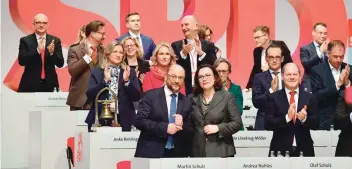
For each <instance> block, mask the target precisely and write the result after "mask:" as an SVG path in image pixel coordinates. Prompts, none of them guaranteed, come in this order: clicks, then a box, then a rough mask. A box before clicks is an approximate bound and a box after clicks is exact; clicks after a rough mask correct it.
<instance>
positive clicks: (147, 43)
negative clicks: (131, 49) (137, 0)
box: [116, 12, 155, 60]
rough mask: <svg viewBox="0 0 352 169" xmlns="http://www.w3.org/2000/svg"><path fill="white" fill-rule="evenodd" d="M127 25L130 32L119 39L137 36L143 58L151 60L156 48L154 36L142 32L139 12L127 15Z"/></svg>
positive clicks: (118, 39)
mask: <svg viewBox="0 0 352 169" xmlns="http://www.w3.org/2000/svg"><path fill="white" fill-rule="evenodd" d="M126 27H127V28H128V32H127V33H125V34H123V35H122V36H120V37H119V38H117V39H116V40H117V41H120V42H121V41H122V40H123V39H125V38H126V37H129V36H131V37H132V38H135V39H136V40H137V41H138V42H139V44H140V46H141V50H142V51H143V59H144V60H149V59H150V57H151V56H152V55H153V51H154V49H155V43H154V41H153V39H152V38H150V37H149V36H147V35H144V34H141V18H140V15H139V13H137V12H132V13H129V14H127V16H126Z"/></svg>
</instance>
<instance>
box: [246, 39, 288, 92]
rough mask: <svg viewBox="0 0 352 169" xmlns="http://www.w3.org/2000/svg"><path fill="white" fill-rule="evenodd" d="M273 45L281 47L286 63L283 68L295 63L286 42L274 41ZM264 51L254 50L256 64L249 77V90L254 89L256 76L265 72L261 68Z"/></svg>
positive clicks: (247, 86)
mask: <svg viewBox="0 0 352 169" xmlns="http://www.w3.org/2000/svg"><path fill="white" fill-rule="evenodd" d="M271 43H273V44H278V45H280V46H281V49H282V54H283V56H284V61H283V62H282V64H281V67H283V66H284V65H285V64H286V63H290V62H293V61H292V58H291V52H290V50H289V49H288V47H287V46H286V44H285V42H284V41H279V40H272V41H271ZM262 51H263V48H262V47H256V48H254V50H253V57H254V60H253V61H254V64H253V68H252V72H251V75H250V76H249V79H248V82H247V85H246V88H247V89H249V88H252V84H253V78H254V75H255V74H257V73H260V72H263V71H262V68H261V67H262V64H261V58H262Z"/></svg>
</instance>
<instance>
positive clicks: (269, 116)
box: [264, 63, 319, 157]
mask: <svg viewBox="0 0 352 169" xmlns="http://www.w3.org/2000/svg"><path fill="white" fill-rule="evenodd" d="M282 78H283V81H284V87H283V88H282V89H281V90H278V91H276V92H274V93H272V94H270V95H269V97H268V100H267V102H266V104H267V107H266V112H265V125H264V126H265V129H267V130H270V131H273V137H272V140H271V144H270V151H276V152H275V153H278V152H280V153H281V154H285V152H286V151H289V156H290V157H298V156H300V155H303V156H314V155H315V154H314V147H313V140H312V138H311V135H310V130H316V129H318V128H319V119H318V114H317V112H318V101H317V98H316V96H315V95H313V94H311V93H308V92H306V91H304V89H303V88H302V87H301V85H300V71H299V67H298V66H297V65H296V64H294V63H287V64H286V65H285V66H284V67H283V69H282ZM301 153H303V154H301Z"/></svg>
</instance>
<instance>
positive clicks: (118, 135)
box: [97, 131, 140, 149]
mask: <svg viewBox="0 0 352 169" xmlns="http://www.w3.org/2000/svg"><path fill="white" fill-rule="evenodd" d="M97 133H98V134H99V147H100V148H101V149H135V148H136V146H137V141H138V137H139V133H140V132H121V131H120V132H118V131H117V132H99V131H97Z"/></svg>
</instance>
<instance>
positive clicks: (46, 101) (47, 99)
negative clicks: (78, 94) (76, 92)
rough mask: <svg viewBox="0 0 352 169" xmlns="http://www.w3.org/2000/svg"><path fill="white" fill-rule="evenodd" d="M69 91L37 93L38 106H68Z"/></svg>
mask: <svg viewBox="0 0 352 169" xmlns="http://www.w3.org/2000/svg"><path fill="white" fill-rule="evenodd" d="M67 96H68V92H58V93H54V92H47V93H35V106H36V107H67V105H66V100H67Z"/></svg>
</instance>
